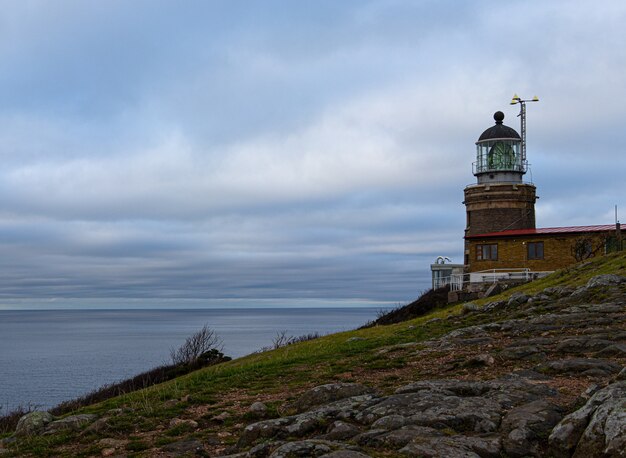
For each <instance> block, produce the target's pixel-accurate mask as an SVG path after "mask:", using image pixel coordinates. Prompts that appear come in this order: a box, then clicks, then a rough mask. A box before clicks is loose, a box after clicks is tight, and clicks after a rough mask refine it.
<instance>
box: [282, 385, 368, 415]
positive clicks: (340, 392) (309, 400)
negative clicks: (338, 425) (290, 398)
mask: <svg viewBox="0 0 626 458" xmlns="http://www.w3.org/2000/svg"><path fill="white" fill-rule="evenodd" d="M372 393H374V390H373V389H372V388H370V387H367V386H365V385H361V384H360V383H329V384H327V385H320V386H316V387H315V388H313V389H311V390H309V391H307V392H305V393H304V394H303V395H302V396H300V398H298V400H296V402H294V403H293V407H294V408H295V409H296V411H298V412H304V411H306V410H309V409H310V408H312V407H314V406H318V405H321V404H327V403H329V402H333V401H337V400H340V399H345V398H351V397H353V396H360V395H362V394H372Z"/></svg>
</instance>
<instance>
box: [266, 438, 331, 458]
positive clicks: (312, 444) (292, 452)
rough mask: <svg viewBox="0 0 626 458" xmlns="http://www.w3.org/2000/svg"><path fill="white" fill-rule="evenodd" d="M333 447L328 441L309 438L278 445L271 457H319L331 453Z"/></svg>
mask: <svg viewBox="0 0 626 458" xmlns="http://www.w3.org/2000/svg"><path fill="white" fill-rule="evenodd" d="M332 451H333V449H332V448H331V446H330V445H329V443H328V442H326V441H320V440H307V441H298V442H288V443H286V444H284V445H281V446H280V447H278V448H277V449H276V450H274V452H273V453H272V454H271V455H270V458H295V457H302V456H307V457H318V456H322V455H327V454H329V453H331V452H332Z"/></svg>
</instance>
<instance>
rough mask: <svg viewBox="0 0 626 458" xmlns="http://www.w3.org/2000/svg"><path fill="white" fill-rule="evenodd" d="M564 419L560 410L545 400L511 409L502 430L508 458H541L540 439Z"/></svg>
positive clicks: (503, 422) (503, 443) (504, 420)
mask: <svg viewBox="0 0 626 458" xmlns="http://www.w3.org/2000/svg"><path fill="white" fill-rule="evenodd" d="M562 417H563V414H562V411H561V409H560V408H558V407H557V406H555V405H553V404H551V403H549V402H546V401H544V400H540V401H533V402H530V403H528V404H524V405H522V406H519V407H516V408H514V409H511V410H510V411H509V412H508V413H507V414H506V416H505V417H504V419H503V420H502V425H501V428H500V429H501V431H502V445H503V447H504V451H505V452H506V453H507V456H511V457H523V456H529V455H532V456H539V453H540V450H539V448H538V445H539V439H540V438H542V437H546V436H547V435H548V433H549V432H550V431H551V430H552V428H553V427H554V425H556V424H557V423H558V422H559V421H560V420H561V418H562Z"/></svg>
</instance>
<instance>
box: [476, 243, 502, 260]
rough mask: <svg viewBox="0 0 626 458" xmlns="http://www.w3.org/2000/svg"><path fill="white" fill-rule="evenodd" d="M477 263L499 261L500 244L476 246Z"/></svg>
mask: <svg viewBox="0 0 626 458" xmlns="http://www.w3.org/2000/svg"><path fill="white" fill-rule="evenodd" d="M476 260H477V261H497V260H498V244H497V243H490V244H489V245H476Z"/></svg>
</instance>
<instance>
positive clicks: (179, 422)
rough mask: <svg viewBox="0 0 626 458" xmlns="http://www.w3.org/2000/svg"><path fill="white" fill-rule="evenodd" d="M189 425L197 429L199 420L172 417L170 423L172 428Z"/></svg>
mask: <svg viewBox="0 0 626 458" xmlns="http://www.w3.org/2000/svg"><path fill="white" fill-rule="evenodd" d="M182 425H185V426H188V427H189V428H191V429H196V428H197V427H198V422H197V421H195V420H187V419H182V418H172V419H171V420H170V424H169V427H170V428H176V427H177V426H182Z"/></svg>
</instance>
